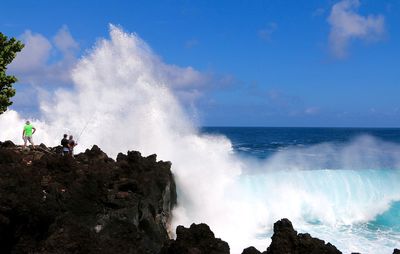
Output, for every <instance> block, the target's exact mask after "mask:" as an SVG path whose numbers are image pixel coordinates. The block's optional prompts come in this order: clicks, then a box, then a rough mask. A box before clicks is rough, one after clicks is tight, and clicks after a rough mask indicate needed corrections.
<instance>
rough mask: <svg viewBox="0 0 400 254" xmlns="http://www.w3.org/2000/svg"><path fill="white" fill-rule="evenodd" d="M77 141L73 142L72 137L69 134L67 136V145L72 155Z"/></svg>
mask: <svg viewBox="0 0 400 254" xmlns="http://www.w3.org/2000/svg"><path fill="white" fill-rule="evenodd" d="M77 145H78V143H76V142H75V140H74V137H73V136H72V135H71V136H69V140H68V146H69V154H70V155H71V156H74V147H75V146H77Z"/></svg>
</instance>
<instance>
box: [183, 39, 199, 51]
mask: <svg viewBox="0 0 400 254" xmlns="http://www.w3.org/2000/svg"><path fill="white" fill-rule="evenodd" d="M199 43H200V42H199V40H197V39H190V40H187V41H186V42H185V48H187V49H191V48H194V47H196V46H198V45H199Z"/></svg>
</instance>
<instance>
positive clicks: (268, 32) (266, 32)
mask: <svg viewBox="0 0 400 254" xmlns="http://www.w3.org/2000/svg"><path fill="white" fill-rule="evenodd" d="M277 29H278V25H277V24H276V23H274V22H270V23H268V25H267V26H265V27H264V28H262V29H260V30H258V37H260V38H261V39H262V40H264V41H271V38H272V37H271V36H272V34H273V33H274V32H275V31H276V30H277Z"/></svg>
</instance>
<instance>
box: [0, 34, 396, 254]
mask: <svg viewBox="0 0 400 254" xmlns="http://www.w3.org/2000/svg"><path fill="white" fill-rule="evenodd" d="M170 68H173V66H170ZM170 68H168V65H166V64H165V63H163V62H162V61H161V60H160V58H159V57H157V55H155V54H154V53H153V52H152V50H151V49H150V48H149V47H148V45H147V44H146V43H145V42H143V41H142V40H141V39H140V38H139V37H138V36H137V35H135V34H127V33H125V32H123V31H122V29H120V28H118V27H115V26H110V39H102V40H100V41H99V42H98V43H97V44H96V45H95V46H94V48H93V49H92V50H91V51H89V52H88V53H87V55H86V56H84V57H83V58H82V59H81V60H80V61H79V63H78V64H77V66H76V67H75V69H74V71H73V73H72V79H73V81H74V85H73V88H72V89H70V90H58V91H57V92H56V93H55V94H54V96H53V97H52V99H51V100H43V101H42V102H41V119H39V120H37V121H33V123H34V125H36V127H37V129H38V132H37V134H35V139H36V140H37V141H39V142H45V143H46V144H48V145H57V144H58V143H59V140H60V137H61V135H62V134H63V133H64V132H73V134H75V135H78V133H80V131H81V130H82V128H84V126H87V130H86V131H85V133H84V135H82V137H81V139H80V140H79V146H78V147H77V148H79V150H80V151H82V150H84V149H86V148H88V147H90V146H91V145H92V144H97V145H99V146H100V147H101V148H102V149H104V151H105V152H107V153H108V154H110V155H111V156H116V154H117V153H118V152H120V151H126V150H139V151H141V152H142V153H144V154H145V155H148V154H152V153H157V154H158V156H159V159H162V160H170V161H172V163H173V172H174V175H175V178H176V182H177V187H178V207H177V208H176V209H175V211H174V221H173V227H176V226H177V225H180V224H183V225H185V226H188V225H190V223H192V222H197V223H199V222H205V223H207V224H209V225H210V227H211V228H212V229H213V231H214V232H215V234H216V236H217V237H221V238H222V239H224V240H226V241H228V242H229V244H230V246H231V250H232V253H241V251H242V249H243V248H245V247H247V246H249V245H254V246H256V247H258V248H259V249H261V250H264V249H265V248H266V247H267V244H268V239H267V237H269V236H270V234H271V229H272V224H273V223H274V222H275V220H277V219H280V218H281V217H288V218H289V219H291V220H292V221H293V223H294V226H295V227H297V228H299V229H300V230H304V231H308V232H311V233H312V234H313V235H314V236H316V237H321V238H322V239H325V240H328V241H331V242H333V243H334V244H336V245H337V246H338V248H339V249H341V250H342V251H344V252H350V251H361V252H363V253H389V252H390V251H391V249H393V248H394V247H396V246H395V244H396V242H398V241H399V239H400V238H399V234H398V233H396V232H391V233H390V234H386V235H385V233H381V232H379V231H374V230H373V229H370V228H368V227H367V225H368V223H369V222H370V221H372V220H373V219H374V218H376V217H377V216H379V215H380V214H383V213H385V211H388V210H390V208H391V204H393V202H396V201H398V200H400V195H399V193H400V191H399V190H398V188H396V187H397V185H396V184H397V183H398V182H399V174H400V172H399V170H398V168H399V165H400V164H399V162H400V160H399V159H398V158H400V157H399V156H398V155H399V151H400V148H399V146H397V145H394V144H390V143H384V142H382V141H379V140H376V139H374V138H372V137H367V136H366V137H361V138H359V139H357V140H355V141H353V142H351V143H349V144H346V145H343V146H340V147H338V146H335V145H333V144H320V145H317V146H313V147H311V148H303V149H289V150H287V151H283V152H279V153H277V154H275V155H274V156H272V157H271V158H269V159H267V160H265V161H256V162H254V161H252V162H251V161H249V160H248V159H244V158H241V157H239V156H237V155H236V154H235V153H234V151H233V149H232V144H231V142H230V141H229V140H228V139H227V138H225V137H223V136H215V135H204V134H201V133H200V132H199V130H198V129H197V128H195V126H194V125H193V123H192V122H191V121H190V119H189V118H188V117H187V115H186V114H185V112H184V110H183V109H182V106H181V105H180V103H179V101H178V100H177V99H176V97H175V95H174V94H173V90H172V89H171V87H172V85H171V84H170V82H171V80H170V79H169V78H168V77H169V75H168V73H166V70H168V69H170ZM22 124H23V119H21V118H20V116H19V115H18V113H16V112H15V111H9V112H6V113H5V114H3V115H2V116H1V117H0V128H2V132H1V133H0V139H2V140H4V139H12V140H14V141H16V142H18V143H19V142H20V138H21V133H20V131H18V127H19V126H22ZM381 169H385V171H382V170H381ZM374 232H375V233H374ZM385 232H387V231H385ZM371 235H373V237H371ZM389 236H390V237H389ZM397 247H398V246H397Z"/></svg>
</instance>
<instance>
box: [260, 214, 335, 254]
mask: <svg viewBox="0 0 400 254" xmlns="http://www.w3.org/2000/svg"><path fill="white" fill-rule="evenodd" d="M271 239H272V242H271V245H270V246H269V247H268V249H267V251H266V254H284V253H285V254H287V253H293V254H340V253H342V252H340V251H339V250H338V249H336V247H335V246H333V245H332V244H330V243H327V244H325V242H324V241H323V240H320V239H317V238H314V237H311V236H310V235H309V234H297V231H295V230H294V229H293V226H292V223H291V222H290V221H289V220H288V219H282V220H280V221H277V222H275V224H274V235H273V236H272V238H271Z"/></svg>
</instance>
